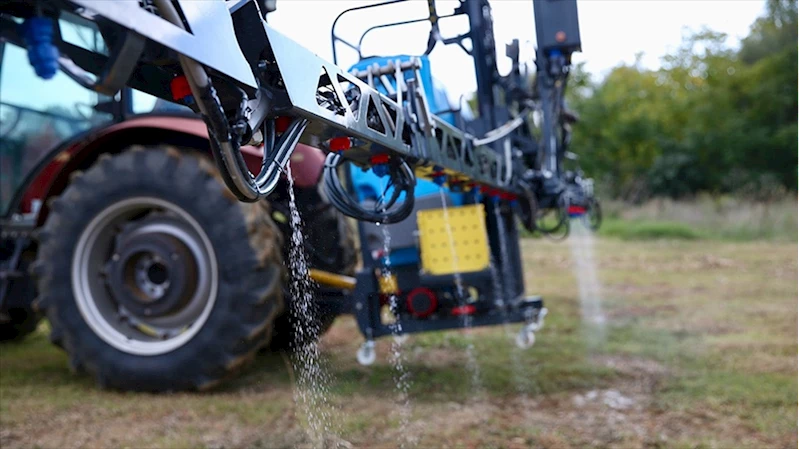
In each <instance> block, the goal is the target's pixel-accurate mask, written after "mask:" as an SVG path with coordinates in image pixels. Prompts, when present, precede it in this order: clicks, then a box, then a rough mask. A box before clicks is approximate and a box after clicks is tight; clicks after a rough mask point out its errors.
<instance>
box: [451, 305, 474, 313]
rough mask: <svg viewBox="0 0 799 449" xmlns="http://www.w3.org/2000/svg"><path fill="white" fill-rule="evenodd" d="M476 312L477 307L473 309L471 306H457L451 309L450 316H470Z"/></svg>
mask: <svg viewBox="0 0 799 449" xmlns="http://www.w3.org/2000/svg"><path fill="white" fill-rule="evenodd" d="M476 311H477V307H475V306H473V305H471V304H468V305H465V306H458V307H455V308H453V309H452V314H453V315H455V316H460V315H472V314H474V312H476Z"/></svg>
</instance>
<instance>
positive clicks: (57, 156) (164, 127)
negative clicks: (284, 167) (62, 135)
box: [9, 114, 325, 227]
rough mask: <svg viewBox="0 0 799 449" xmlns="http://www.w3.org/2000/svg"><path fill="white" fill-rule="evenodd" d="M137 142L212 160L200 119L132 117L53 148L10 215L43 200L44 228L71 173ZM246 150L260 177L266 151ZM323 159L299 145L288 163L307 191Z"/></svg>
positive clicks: (28, 180) (319, 172)
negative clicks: (194, 151) (186, 150)
mask: <svg viewBox="0 0 799 449" xmlns="http://www.w3.org/2000/svg"><path fill="white" fill-rule="evenodd" d="M134 144H140V145H148V144H169V145H175V146H180V147H188V148H194V149H197V150H199V151H202V152H204V153H206V154H207V155H208V156H209V157H211V153H210V148H209V142H208V129H207V127H206V125H205V123H204V122H203V121H202V120H200V119H198V118H196V116H190V115H179V116H175V115H163V114H159V115H154V114H147V115H142V116H136V117H132V118H129V119H127V120H125V121H122V122H118V123H114V124H111V125H104V126H101V127H97V128H93V129H91V130H89V131H87V132H85V133H83V134H79V135H77V136H75V137H73V138H71V139H69V140H67V141H65V142H62V143H61V144H60V145H58V146H57V147H56V148H54V149H53V150H52V151H51V152H50V153H49V154H48V155H47V156H46V157H44V158H43V159H42V161H41V162H40V163H39V164H38V165H37V167H36V168H35V169H34V170H32V171H31V173H30V174H29V175H28V177H27V178H26V180H25V182H23V184H22V186H21V187H20V188H19V190H18V191H17V195H16V197H15V198H14V200H13V201H12V204H11V207H10V208H9V211H12V212H13V211H17V212H20V213H23V214H27V213H30V212H31V209H32V208H31V205H32V202H33V201H34V200H37V199H38V200H41V201H42V204H41V209H40V210H39V214H38V216H37V217H36V226H37V227H39V226H41V225H42V224H43V223H44V220H45V219H46V218H47V212H48V208H47V200H48V199H49V198H51V197H54V196H56V195H59V194H60V193H61V192H63V191H64V189H66V187H67V184H69V177H70V174H71V173H72V172H74V171H76V170H84V169H86V168H88V167H89V166H90V165H91V164H93V163H94V162H95V161H96V160H97V158H99V156H100V155H101V154H104V153H116V152H120V151H122V150H124V149H125V148H127V147H129V146H131V145H134ZM241 152H242V154H243V156H244V160H245V162H246V164H247V167H248V168H249V169H250V171H251V172H253V173H258V172H259V171H260V169H261V162H262V155H263V151H262V148H261V147H254V146H242V148H241ZM324 161H325V154H324V153H323V152H322V151H321V150H319V149H317V148H314V147H311V146H308V145H304V144H297V147H296V148H295V150H294V153H293V154H292V156H291V160H290V162H289V163H290V164H291V169H292V174H293V177H294V182H295V183H296V185H297V186H298V187H303V188H305V187H312V186H315V185H317V184H318V183H319V181H320V177H321V175H322V169H323V167H324Z"/></svg>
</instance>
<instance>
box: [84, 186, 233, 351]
mask: <svg viewBox="0 0 799 449" xmlns="http://www.w3.org/2000/svg"><path fill="white" fill-rule="evenodd" d="M72 285H73V289H74V296H75V300H76V302H77V303H78V307H79V308H80V310H81V314H82V315H83V317H84V319H85V320H86V323H87V324H88V325H89V326H90V327H91V328H92V330H93V331H94V332H95V333H96V334H97V335H98V336H99V337H100V338H102V339H103V340H105V341H106V342H107V343H109V344H111V345H112V346H114V347H116V348H117V349H119V350H122V351H124V352H127V353H130V354H138V355H157V354H164V353H166V352H169V351H173V350H175V349H176V348H178V347H180V346H182V345H183V344H185V343H186V342H188V341H189V340H190V339H191V338H193V336H194V335H196V334H197V332H199V330H200V329H201V328H202V325H203V323H204V322H205V320H207V319H208V316H209V315H210V313H211V309H212V308H213V305H214V302H215V298H216V292H217V288H218V272H217V265H216V256H215V255H214V249H213V246H212V245H211V242H210V241H209V239H208V237H207V235H206V234H205V232H204V230H203V229H202V227H200V225H199V224H198V223H197V221H196V220H195V219H194V218H193V217H192V216H191V215H189V214H188V213H187V212H186V211H185V210H183V209H182V208H180V207H179V206H177V205H176V204H174V203H171V202H167V201H164V200H162V199H159V198H154V197H131V198H127V199H123V200H120V201H117V202H115V203H113V204H112V205H110V206H108V207H107V208H106V209H104V210H102V211H101V212H100V213H99V214H98V215H97V216H95V218H94V219H93V220H92V221H91V222H89V223H88V224H87V225H86V228H85V229H84V231H83V233H82V234H81V237H80V239H79V240H78V243H77V245H76V248H75V254H74V256H73V261H72Z"/></svg>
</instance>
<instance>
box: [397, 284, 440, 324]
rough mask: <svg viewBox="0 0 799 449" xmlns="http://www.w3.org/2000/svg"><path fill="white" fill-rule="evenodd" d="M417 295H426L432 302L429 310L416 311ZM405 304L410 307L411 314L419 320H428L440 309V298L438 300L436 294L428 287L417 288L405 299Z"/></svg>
mask: <svg viewBox="0 0 799 449" xmlns="http://www.w3.org/2000/svg"><path fill="white" fill-rule="evenodd" d="M416 295H425V296H427V299H429V300H430V307H429V308H428V309H427V310H416V309H414V308H413V301H411V298H413V297H414V296H416ZM405 304H406V306H407V307H408V310H409V311H410V312H411V314H412V315H413V316H415V317H417V318H426V317H428V316H430V315H432V314H433V312H435V311H436V309H437V308H438V298H436V294H435V293H434V292H433V291H432V290H430V289H429V288H427V287H416V288H414V289H413V290H411V291H410V292H408V295H407V296H406V297H405Z"/></svg>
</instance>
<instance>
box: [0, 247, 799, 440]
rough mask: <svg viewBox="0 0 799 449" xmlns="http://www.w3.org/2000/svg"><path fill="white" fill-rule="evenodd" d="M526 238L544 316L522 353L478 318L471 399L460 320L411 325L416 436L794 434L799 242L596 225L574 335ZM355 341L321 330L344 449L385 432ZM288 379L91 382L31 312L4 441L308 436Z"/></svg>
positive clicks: (14, 351)
mask: <svg viewBox="0 0 799 449" xmlns="http://www.w3.org/2000/svg"><path fill="white" fill-rule="evenodd" d="M523 245H524V254H525V267H526V277H527V279H526V282H527V285H528V289H529V290H530V293H540V294H542V295H544V297H545V300H546V303H547V307H548V308H549V310H550V316H549V317H548V322H547V326H546V327H545V328H544V330H543V331H541V332H540V333H539V334H538V342H537V343H536V346H534V347H533V348H532V349H530V350H528V351H526V352H522V353H519V352H518V351H515V350H514V349H513V347H512V345H511V344H510V342H509V341H508V338H507V336H506V334H505V333H504V332H503V329H502V328H501V327H500V328H491V329H480V330H476V331H475V332H474V333H473V335H474V341H475V345H476V352H477V355H478V358H479V360H480V367H481V374H482V382H483V386H484V388H485V391H486V395H485V397H484V400H477V399H475V398H474V397H473V395H472V391H473V389H472V386H471V384H470V381H469V379H470V375H469V373H468V371H467V370H466V368H465V361H466V357H465V351H464V347H465V341H466V340H465V337H464V335H463V334H462V332H459V331H453V332H444V333H432V334H425V335H418V336H414V337H412V338H411V339H410V340H409V341H408V343H407V344H406V350H405V353H404V354H405V357H406V364H407V366H408V368H409V370H410V373H411V381H412V387H411V392H410V394H411V399H412V407H413V408H412V418H411V423H410V433H412V434H413V435H414V436H415V437H416V438H417V439H418V440H417V443H418V447H453V448H455V447H464V448H467V447H469V448H470V447H503V448H527V447H537V448H538V447H540V448H563V447H580V448H582V447H619V448H627V447H630V448H633V447H635V448H639V447H653V448H660V447H675V448H682V447H692V448H693V447H708V448H709V447H753V448H763V447H769V448H783V447H786V448H787V447H796V445H797V428H796V421H797V414H796V409H797V407H796V406H797V402H796V397H797V384H796V375H797V370H796V366H797V344H796V343H797V335H796V329H797V302H796V298H797V290H796V285H797V284H796V281H797V279H796V273H797V260H796V255H797V251H796V250H797V248H796V245H794V244H790V245H787V244H779V243H770V242H749V243H734V242H724V243H720V242H710V241H696V242H688V241H652V242H620V241H618V240H605V239H601V240H599V241H598V242H597V245H596V249H595V254H596V258H597V265H598V267H599V278H600V280H601V281H602V286H603V287H602V291H601V294H602V297H603V299H604V301H603V307H604V311H605V314H606V315H607V316H608V320H609V321H608V324H607V329H606V332H605V340H604V341H603V342H601V344H589V343H596V342H590V341H587V340H586V339H587V338H592V335H591V334H589V333H586V332H584V326H582V324H581V314H580V301H579V299H578V291H577V287H576V285H575V279H574V274H573V271H572V268H573V266H574V263H573V261H572V260H571V257H570V253H569V247H568V242H564V243H560V244H555V243H551V242H548V241H544V240H526V241H524V242H523ZM515 329H516V327H514V329H513V330H514V331H515ZM360 341H361V339H360V337H359V335H358V333H357V330H356V327H355V324H354V322H353V321H352V320H351V319H350V318H341V319H339V320H338V322H337V324H336V325H335V326H334V327H333V329H332V330H331V331H330V332H329V333H328V334H327V335H325V336H324V338H323V340H322V349H323V354H324V355H325V358H326V361H327V362H328V366H329V367H330V370H331V373H332V375H333V379H334V380H333V383H332V386H331V388H332V397H331V401H332V403H333V404H334V406H335V408H336V414H335V418H334V424H335V427H336V428H337V429H338V432H339V436H340V439H341V440H343V441H346V442H348V445H351V446H353V447H364V448H366V447H369V448H378V447H380V448H382V447H397V446H398V441H399V440H400V437H401V435H400V434H399V424H398V423H399V417H398V415H397V406H396V404H395V402H394V400H395V390H394V378H393V376H394V372H393V370H392V367H391V364H390V362H389V360H388V353H389V345H390V340H388V339H386V340H383V341H380V342H379V344H378V361H377V362H376V363H375V365H373V366H372V367H368V368H367V367H361V366H359V365H358V364H357V363H356V362H355V360H354V353H355V349H356V348H357V346H358V344H359V343H360ZM513 357H517V358H518V361H519V366H521V368H522V370H523V377H524V381H523V383H522V384H523V385H522V386H523V387H524V388H526V391H527V392H528V394H527V395H526V396H522V395H519V394H518V393H517V387H518V385H517V382H516V381H515V378H516V377H515V376H514V372H513V369H512V366H513V363H512V358H513ZM290 379H291V377H290V375H289V373H288V371H287V368H286V364H285V363H284V360H283V359H282V358H281V356H280V355H276V354H265V355H263V356H261V357H260V358H259V359H258V361H257V362H256V364H255V365H254V366H251V367H250V368H248V369H247V370H246V371H245V372H244V373H243V374H242V375H241V376H240V377H239V378H238V379H236V380H235V381H234V382H231V383H229V384H227V385H225V386H224V387H223V388H222V389H220V390H218V391H215V392H213V393H208V394H174V395H146V394H122V393H115V392H108V391H101V390H99V389H97V388H95V387H94V386H93V385H92V384H91V383H90V382H89V381H88V380H87V379H85V378H83V377H80V376H74V375H72V374H71V373H70V372H69V371H68V369H67V360H66V357H65V356H64V355H63V354H62V353H61V352H60V351H59V350H57V349H56V348H54V347H52V346H51V345H50V344H49V343H48V341H47V337H46V326H43V327H42V328H41V329H40V330H39V332H38V333H37V334H36V335H34V336H33V337H31V338H29V339H28V340H26V341H24V342H22V343H21V344H15V345H4V346H2V347H0V447H3V448H17V447H48V448H49V447H58V448H69V447H89V448H91V447H96V448H107V447H136V448H141V447H207V448H212V447H213V448H220V447H225V448H244V447H255V448H282V447H295V446H300V447H304V446H306V445H308V439H307V437H306V435H305V433H304V431H303V425H302V423H301V419H300V418H299V413H297V408H296V406H295V404H294V401H293V396H292V388H293V386H292V384H291V380H290Z"/></svg>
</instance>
